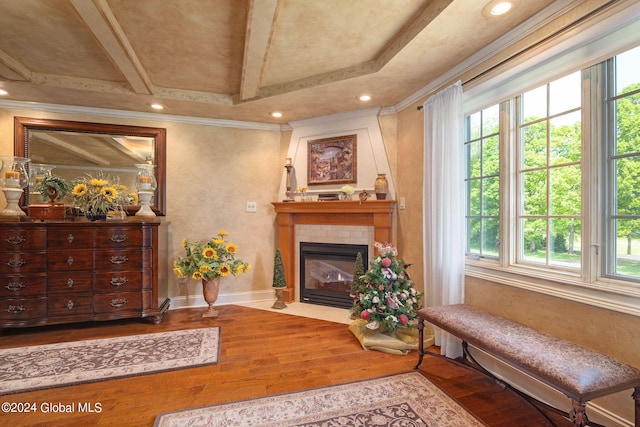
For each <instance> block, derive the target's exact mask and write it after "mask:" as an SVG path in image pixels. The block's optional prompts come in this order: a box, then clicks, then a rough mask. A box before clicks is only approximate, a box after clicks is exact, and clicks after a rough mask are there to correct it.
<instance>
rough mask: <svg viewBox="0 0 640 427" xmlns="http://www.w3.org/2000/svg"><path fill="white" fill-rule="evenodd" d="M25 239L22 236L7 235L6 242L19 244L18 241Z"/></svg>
mask: <svg viewBox="0 0 640 427" xmlns="http://www.w3.org/2000/svg"><path fill="white" fill-rule="evenodd" d="M26 240H27V239H25V238H24V236H9V237H7V242H8V243H10V244H12V245H19V244H20V243H24V242H25V241H26Z"/></svg>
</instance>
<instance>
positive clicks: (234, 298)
mask: <svg viewBox="0 0 640 427" xmlns="http://www.w3.org/2000/svg"><path fill="white" fill-rule="evenodd" d="M258 301H275V292H274V290H273V289H268V290H263V291H254V292H235V293H230V294H220V295H219V296H218V300H217V301H216V303H215V305H228V304H243V303H248V302H258ZM206 306H207V303H206V302H205V300H204V297H203V296H202V294H199V295H188V296H183V295H179V296H174V297H171V306H170V308H169V309H170V310H174V309H177V308H190V307H206Z"/></svg>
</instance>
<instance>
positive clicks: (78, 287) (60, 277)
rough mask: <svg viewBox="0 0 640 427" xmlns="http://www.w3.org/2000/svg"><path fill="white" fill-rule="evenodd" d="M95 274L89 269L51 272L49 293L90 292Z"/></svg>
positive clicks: (48, 285)
mask: <svg viewBox="0 0 640 427" xmlns="http://www.w3.org/2000/svg"><path fill="white" fill-rule="evenodd" d="M92 285H93V275H92V274H91V272H89V271H86V272H85V271H69V272H64V273H49V275H48V277H47V293H48V294H49V295H51V294H61V293H70V292H90V291H91V290H92V289H93V286H92Z"/></svg>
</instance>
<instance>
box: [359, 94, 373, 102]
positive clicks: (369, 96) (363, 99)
mask: <svg viewBox="0 0 640 427" xmlns="http://www.w3.org/2000/svg"><path fill="white" fill-rule="evenodd" d="M358 99H359V100H360V101H362V102H367V101H371V95H360V96H359V97H358Z"/></svg>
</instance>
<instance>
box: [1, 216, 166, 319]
mask: <svg viewBox="0 0 640 427" xmlns="http://www.w3.org/2000/svg"><path fill="white" fill-rule="evenodd" d="M164 246H166V224H165V223H161V222H138V221H131V222H127V221H124V222H95V223H92V222H12V223H0V328H3V327H5V328H6V327H24V326H39V325H50V324H57V323H70V322H83V321H91V320H113V319H121V318H134V317H141V318H148V319H149V320H151V321H153V322H154V323H158V322H160V321H161V320H162V316H163V315H164V313H165V312H166V311H167V310H168V309H169V299H168V298H167V292H168V291H167V278H166V277H165V274H166V273H165V271H166V270H167V268H166V259H163V256H164V255H163V254H166V247H165V249H164V250H163V247H164Z"/></svg>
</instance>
